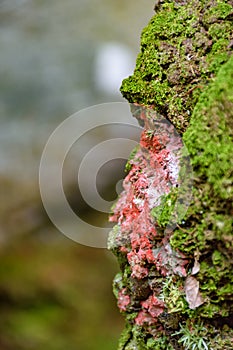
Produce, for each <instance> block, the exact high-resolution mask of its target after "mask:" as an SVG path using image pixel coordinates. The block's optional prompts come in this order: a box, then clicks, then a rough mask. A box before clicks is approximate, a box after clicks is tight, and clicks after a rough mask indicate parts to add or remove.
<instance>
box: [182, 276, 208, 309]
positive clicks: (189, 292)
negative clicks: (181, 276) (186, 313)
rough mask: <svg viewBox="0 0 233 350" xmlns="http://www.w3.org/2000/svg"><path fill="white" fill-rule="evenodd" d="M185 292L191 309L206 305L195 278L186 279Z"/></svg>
mask: <svg viewBox="0 0 233 350" xmlns="http://www.w3.org/2000/svg"><path fill="white" fill-rule="evenodd" d="M184 290H185V295H186V300H187V302H188V304H189V307H190V309H192V310H194V309H196V308H197V307H198V306H200V305H202V304H203V303H204V299H203V298H202V296H201V294H200V292H199V282H198V280H197V279H196V278H195V277H192V276H188V277H187V278H186V281H185V286H184Z"/></svg>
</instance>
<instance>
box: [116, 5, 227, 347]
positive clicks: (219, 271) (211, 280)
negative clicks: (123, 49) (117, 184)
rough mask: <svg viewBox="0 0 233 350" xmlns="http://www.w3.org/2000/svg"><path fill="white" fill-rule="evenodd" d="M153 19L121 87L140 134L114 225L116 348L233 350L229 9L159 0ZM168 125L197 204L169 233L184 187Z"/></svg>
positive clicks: (193, 202) (191, 204)
mask: <svg viewBox="0 0 233 350" xmlns="http://www.w3.org/2000/svg"><path fill="white" fill-rule="evenodd" d="M155 12H156V13H155V16H154V17H153V18H152V19H151V21H150V23H149V24H148V26H147V27H146V28H145V29H144V30H143V33H142V39H141V52H140V53H139V56H138V59H137V63H136V68H135V71H134V74H133V76H131V77H129V78H127V79H126V80H124V81H123V84H122V87H121V91H122V94H123V96H124V97H125V98H126V99H127V100H128V101H129V102H130V103H133V104H134V106H136V107H134V115H136V117H137V118H138V119H139V120H140V122H141V121H143V123H144V126H145V130H144V132H143V134H142V137H141V141H140V147H138V148H137V149H136V150H135V151H134V152H133V153H132V157H131V159H130V161H129V163H128V165H127V169H128V171H129V173H128V175H127V177H126V179H125V182H124V191H123V193H122V195H121V196H120V198H119V200H118V202H117V204H116V206H115V208H114V212H113V215H112V217H111V220H112V221H115V222H116V224H117V225H116V226H115V228H114V230H113V231H112V233H111V234H110V239H109V248H110V249H111V250H112V251H113V252H114V254H115V255H116V256H117V258H118V260H119V263H120V268H121V271H120V273H119V274H118V275H117V276H116V278H115V280H114V293H115V295H116V297H117V300H118V306H119V309H120V311H121V312H122V313H123V315H124V316H125V319H126V327H125V330H124V332H123V334H122V337H121V340H120V345H119V349H120V350H148V349H170V350H171V349H175V350H177V349H200V350H201V349H214V350H215V349H219V350H220V349H226V350H227V349H229V350H230V349H232V342H233V287H232V286H233V273H232V267H233V234H232V232H233V219H232V218H233V206H232V198H233V182H232V180H233V137H232V136H233V55H232V49H233V1H212V0H211V1H210V0H209V1H208V0H205V1H204V0H203V1H195V0H193V1H159V2H157V4H156V7H155ZM138 106H140V108H139V111H140V113H138ZM135 108H136V112H137V113H135ZM146 111H153V113H154V114H153V113H152V112H151V113H150V112H146ZM153 115H158V116H159V117H156V118H154V117H153ZM155 119H156V120H155ZM162 119H163V120H164V119H165V120H167V121H169V122H170V123H172V124H171V125H172V126H173V127H174V128H175V129H176V130H177V131H178V133H179V136H180V137H181V136H182V142H184V144H185V145H186V148H187V150H188V153H189V157H190V162H191V166H192V169H193V184H192V201H191V202H190V205H189V208H188V210H187V212H186V214H185V215H183V216H182V218H181V219H179V218H177V221H176V224H175V226H173V227H172V228H170V230H169V229H168V228H167V223H168V222H169V220H170V219H169V217H170V216H172V210H173V209H174V205H173V202H174V201H175V200H176V188H177V187H178V185H177V183H176V179H175V178H174V176H173V174H172V171H171V167H170V168H169V166H170V164H171V152H169V149H168V147H167V145H170V144H171V142H174V145H176V146H177V145H178V144H179V142H178V141H176V140H178V139H176V137H177V135H176V134H175V133H174V132H172V133H171V128H170V127H168V126H166V123H164V121H163V120H162ZM161 121H162V125H163V126H162V127H160V128H157V132H154V131H153V132H152V131H151V130H150V127H151V126H150V125H151V122H153V123H158V122H161ZM168 129H169V137H167V133H166V132H167V130H168ZM174 140H175V141H174ZM173 149H174V147H173ZM148 164H149V165H150V166H148ZM153 170H155V171H156V176H155V173H153ZM164 179H166V181H164ZM167 183H169V184H170V187H169V186H168V187H166V186H167ZM153 188H154V189H155V190H154V192H153V190H152V189H153ZM161 188H162V189H163V192H162V191H161ZM156 190H157V192H156ZM158 192H159V193H160V194H161V196H160V201H156V200H154V201H153V193H154V199H155V197H156V196H158ZM156 198H157V197H156ZM152 206H153V208H152Z"/></svg>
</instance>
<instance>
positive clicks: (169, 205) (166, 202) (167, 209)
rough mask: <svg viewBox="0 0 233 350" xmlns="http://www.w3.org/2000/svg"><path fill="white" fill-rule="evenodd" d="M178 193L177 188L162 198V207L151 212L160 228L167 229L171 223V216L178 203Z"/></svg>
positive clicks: (159, 206)
mask: <svg viewBox="0 0 233 350" xmlns="http://www.w3.org/2000/svg"><path fill="white" fill-rule="evenodd" d="M177 193H178V191H177V188H175V189H173V190H172V191H171V192H169V194H168V195H163V196H161V198H160V205H158V206H157V207H155V208H153V209H152V210H151V216H152V217H153V218H154V219H155V220H156V222H157V223H158V225H159V226H160V227H166V226H167V224H168V223H169V222H170V223H171V220H172V218H171V216H172V213H173V211H174V207H175V204H176V201H177Z"/></svg>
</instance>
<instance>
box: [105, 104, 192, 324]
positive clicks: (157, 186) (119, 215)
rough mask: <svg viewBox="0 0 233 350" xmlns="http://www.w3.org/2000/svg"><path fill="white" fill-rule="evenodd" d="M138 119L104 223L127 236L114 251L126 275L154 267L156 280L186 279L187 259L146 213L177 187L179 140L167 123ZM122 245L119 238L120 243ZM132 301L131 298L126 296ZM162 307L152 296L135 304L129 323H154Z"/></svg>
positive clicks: (123, 303) (123, 304)
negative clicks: (140, 125) (137, 135)
mask: <svg viewBox="0 0 233 350" xmlns="http://www.w3.org/2000/svg"><path fill="white" fill-rule="evenodd" d="M139 118H141V119H143V120H144V125H145V130H144V131H143V132H142V135H141V140H140V148H139V149H138V151H137V152H136V154H135V156H134V159H132V160H131V161H130V164H131V169H130V171H129V173H128V175H127V176H126V178H125V180H124V182H123V187H124V191H123V192H122V194H121V195H120V197H119V200H118V202H117V203H116V206H115V208H114V213H113V215H112V216H111V218H110V221H112V222H117V224H118V226H119V228H120V230H119V235H122V237H125V235H127V236H128V237H129V240H128V241H127V247H126V246H121V247H119V251H120V252H121V253H123V254H125V255H126V257H127V260H128V263H129V266H130V270H131V277H132V278H135V279H138V280H143V279H146V278H147V277H148V275H149V272H150V269H151V267H152V266H155V267H156V269H157V271H158V272H159V273H160V275H161V276H168V275H172V274H178V275H180V276H182V277H186V276H187V272H186V266H187V264H188V262H189V261H188V260H187V259H186V257H185V256H183V255H181V254H179V252H176V251H173V250H172V248H171V246H170V244H169V233H168V231H166V232H164V233H163V232H162V231H161V228H159V225H158V224H157V223H156V222H155V218H154V217H152V216H151V210H152V209H153V208H155V207H157V206H159V205H161V200H162V199H161V198H162V197H163V196H164V195H167V194H169V193H170V191H171V190H172V189H173V188H175V187H177V186H179V161H180V159H179V157H180V153H179V151H180V149H181V148H182V141H181V140H180V137H179V135H178V134H177V133H176V132H175V129H174V127H173V126H171V124H168V123H166V122H164V120H163V122H161V121H157V120H153V119H152V118H150V119H149V118H148V116H146V113H145V111H144V110H142V113H141V115H140V116H139ZM120 241H122V242H124V240H123V239H122V240H120ZM125 293H126V290H125V289H123V290H122V291H120V292H119V296H118V299H119V300H118V306H119V308H120V309H121V310H123V311H126V308H127V305H128V303H130V297H129V296H128V295H126V294H125ZM132 300H133V298H132ZM164 307H165V306H164V303H163V302H162V301H161V300H159V299H158V298H157V297H156V296H155V295H154V294H152V295H150V296H149V298H148V299H146V300H144V301H142V302H141V308H142V309H141V311H139V313H138V315H137V317H136V319H135V322H136V324H138V325H143V324H145V323H146V324H147V325H148V326H149V325H153V324H155V323H158V320H157V317H158V316H159V315H160V314H161V313H162V312H163V311H164Z"/></svg>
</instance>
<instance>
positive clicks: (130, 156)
mask: <svg viewBox="0 0 233 350" xmlns="http://www.w3.org/2000/svg"><path fill="white" fill-rule="evenodd" d="M138 150H139V145H137V146H135V147H134V149H133V150H132V152H131V153H130V155H129V159H128V161H127V163H126V165H125V171H126V172H128V171H130V170H131V168H132V164H131V160H133V159H134V158H135V154H136V153H137V152H138Z"/></svg>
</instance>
